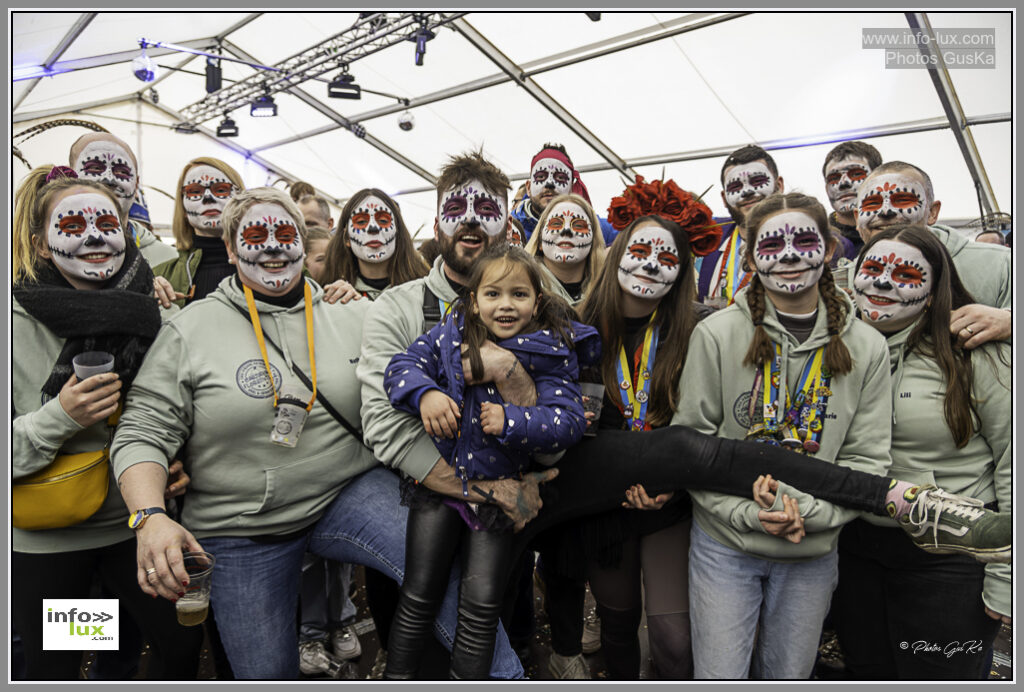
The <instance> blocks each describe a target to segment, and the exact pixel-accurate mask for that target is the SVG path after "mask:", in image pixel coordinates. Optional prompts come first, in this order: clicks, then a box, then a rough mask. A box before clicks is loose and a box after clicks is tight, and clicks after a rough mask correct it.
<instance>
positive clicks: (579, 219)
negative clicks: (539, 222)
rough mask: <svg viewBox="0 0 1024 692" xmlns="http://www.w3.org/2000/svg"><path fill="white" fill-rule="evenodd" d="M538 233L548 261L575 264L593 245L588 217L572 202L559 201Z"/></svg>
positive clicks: (592, 232) (592, 231) (583, 258)
mask: <svg viewBox="0 0 1024 692" xmlns="http://www.w3.org/2000/svg"><path fill="white" fill-rule="evenodd" d="M541 233H542V235H541V242H542V243H543V244H544V256H545V257H546V258H548V260H549V261H551V262H559V263H562V264H578V263H580V262H582V261H583V260H585V259H587V256H588V255H589V254H590V248H591V247H592V246H593V245H594V229H593V228H592V227H591V225H590V218H589V217H588V216H587V214H586V212H584V211H583V208H582V207H581V206H580V205H578V204H576V203H575V202H559V203H558V204H557V205H556V206H555V208H554V209H552V210H551V213H550V214H548V219H547V223H546V225H545V227H544V230H543V231H542V232H541Z"/></svg>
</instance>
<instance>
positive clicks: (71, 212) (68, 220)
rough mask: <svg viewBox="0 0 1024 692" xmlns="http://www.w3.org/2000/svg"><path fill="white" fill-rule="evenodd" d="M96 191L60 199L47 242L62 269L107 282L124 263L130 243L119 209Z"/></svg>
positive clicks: (54, 258)
mask: <svg viewBox="0 0 1024 692" xmlns="http://www.w3.org/2000/svg"><path fill="white" fill-rule="evenodd" d="M113 207H114V205H113V204H112V203H111V201H110V198H109V197H106V196H104V195H101V194H97V193H95V192H83V193H79V194H73V195H69V196H67V197H65V198H64V199H61V200H59V201H58V202H57V203H56V204H55V205H54V207H53V211H51V212H50V221H49V225H48V226H47V229H46V244H47V247H48V248H49V249H50V253H51V255H52V257H53V263H54V264H55V265H57V268H58V269H59V270H60V272H61V273H62V274H63V275H64V276H66V277H71V278H74V279H81V280H83V281H90V282H93V281H96V282H102V281H106V280H107V279H109V278H110V277H112V276H113V275H114V274H116V273H117V271H118V270H119V269H120V268H121V265H122V264H124V253H125V248H126V246H127V241H126V239H125V235H124V231H123V230H122V229H121V221H120V219H119V218H118V213H119V212H118V210H117V209H114V208H113Z"/></svg>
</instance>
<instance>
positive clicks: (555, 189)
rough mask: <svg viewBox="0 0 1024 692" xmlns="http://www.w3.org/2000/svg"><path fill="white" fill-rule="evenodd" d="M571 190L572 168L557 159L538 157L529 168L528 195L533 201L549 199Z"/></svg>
mask: <svg viewBox="0 0 1024 692" xmlns="http://www.w3.org/2000/svg"><path fill="white" fill-rule="evenodd" d="M571 190H572V169H571V168H569V167H568V166H566V165H565V164H564V163H562V162H561V161H559V160H558V159H538V160H537V163H535V164H534V165H533V168H532V169H530V197H531V198H532V199H534V201H539V200H549V199H551V198H552V197H557V196H558V195H564V194H568V193H569V192H570V191H571ZM544 203H545V204H546V201H545V202H544Z"/></svg>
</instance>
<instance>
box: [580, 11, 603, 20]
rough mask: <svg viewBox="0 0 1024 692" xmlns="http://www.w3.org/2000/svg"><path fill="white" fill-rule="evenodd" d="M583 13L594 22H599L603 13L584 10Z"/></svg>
mask: <svg viewBox="0 0 1024 692" xmlns="http://www.w3.org/2000/svg"><path fill="white" fill-rule="evenodd" d="M583 14H585V15H587V16H588V17H590V21H592V22H599V21H601V13H600V12H584V13H583Z"/></svg>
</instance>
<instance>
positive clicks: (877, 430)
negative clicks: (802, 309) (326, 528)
mask: <svg viewBox="0 0 1024 692" xmlns="http://www.w3.org/2000/svg"><path fill="white" fill-rule="evenodd" d="M748 292H749V291H748V289H744V290H743V291H741V292H740V293H738V294H737V300H736V302H735V303H734V304H733V305H731V306H730V307H728V308H725V309H724V310H721V311H720V312H717V313H715V314H713V315H711V316H710V317H707V318H706V319H704V320H703V321H702V322H700V323H698V324H697V327H696V328H695V329H694V331H693V335H692V336H691V337H690V346H689V350H688V352H687V356H686V364H685V365H684V367H683V374H682V377H681V378H680V380H679V405H678V407H677V409H676V414H675V416H674V417H673V418H672V423H674V424H682V425H688V426H691V427H693V428H696V429H697V430H699V431H701V432H703V433H707V434H710V435H717V436H718V437H725V438H730V439H739V440H742V439H744V437H745V436H746V433H747V428H748V424H749V410H748V406H749V403H750V396H751V391H750V390H751V388H752V387H753V383H754V377H755V374H756V371H755V368H754V367H752V366H749V365H743V359H744V356H745V355H746V352H747V348H748V346H749V345H750V341H751V339H752V338H753V335H754V324H753V322H752V320H751V318H750V309H749V308H748V306H747V301H746V295H747V293H748ZM842 297H843V300H844V301H845V302H846V303H847V306H848V308H849V311H848V313H847V318H846V323H845V325H844V328H843V332H842V338H843V342H844V343H845V344H846V346H847V348H848V349H849V351H850V354H851V356H852V357H853V370H852V371H851V372H849V373H847V374H846V375H840V376H835V377H833V378H832V382H831V384H830V389H831V390H832V392H833V394H832V396H831V397H830V398H829V402H828V410H827V412H826V420H825V426H824V430H823V431H822V436H821V440H820V442H821V449H820V450H819V451H818V453H817V454H816V455H815V458H816V459H818V460H820V461H828V462H833V463H837V464H841V465H843V466H847V467H849V468H852V469H857V470H859V471H865V472H867V473H874V474H879V475H881V474H884V473H885V470H886V468H888V466H889V443H890V417H891V402H892V397H891V392H890V384H889V357H888V353H887V350H886V346H885V339H884V338H883V337H882V335H881V334H879V333H878V332H877V331H875V330H874V329H872V328H871V327H869V326H867V325H866V324H863V323H862V322H860V320H857V319H856V318H854V316H853V305H852V303H851V302H850V301H849V299H848V298H847V297H846V296H845V295H843V296H842ZM764 327H765V329H766V330H767V332H768V336H769V338H771V339H773V340H774V341H776V342H778V343H780V344H781V345H782V356H783V358H782V360H783V365H782V373H781V375H782V378H783V379H784V380H785V381H786V382H787V383H788V386H789V390H790V392H792V393H794V394H795V393H796V391H797V385H798V381H799V378H800V375H801V373H802V371H803V368H804V366H805V364H806V363H807V361H808V359H809V358H810V357H811V356H812V355H813V353H814V351H815V350H816V349H817V348H818V347H819V346H822V345H824V344H826V343H827V342H828V338H829V337H828V322H827V315H826V310H825V304H824V302H823V301H822V300H821V298H819V299H818V319H817V322H816V323H815V325H814V329H813V331H812V332H811V335H810V336H809V337H808V339H807V340H806V341H805V342H804V343H802V344H797V342H796V339H794V338H793V337H792V336H791V335H790V334H789V333H788V332H786V331H785V330H784V329H783V327H782V325H781V324H780V323H779V320H778V316H777V314H776V312H775V308H774V306H773V305H772V303H771V301H770V300H768V301H767V305H766V310H765V317H764ZM759 400H760V399H758V401H759ZM780 409H781V407H780ZM757 411H758V412H759V411H760V405H758V406H757ZM782 413H783V412H782V411H781V410H780V411H779V414H780V416H781V414H782ZM777 480H779V481H780V482H781V483H780V488H779V493H778V497H777V502H776V507H775V509H778V508H779V507H780V506H781V496H782V493H783V492H785V493H787V494H789V495H790V496H792V497H796V498H797V500H798V502H799V505H800V513H801V515H802V516H803V517H804V522H805V529H806V531H807V535H806V536H805V537H804V538H803V540H802V541H801V542H800V543H795V544H794V543H790V542H788V541H786V540H784V539H782V538H778V537H776V536H772V535H770V534H768V533H766V532H765V530H764V528H763V527H762V526H761V523H760V521H758V519H757V513H758V510H759V509H760V508H759V507H758V506H757V504H756V503H755V502H754V501H753V500H752V499H745V498H741V497H733V496H730V495H722V494H720V493H713V492H707V491H693V490H692V491H690V495H691V496H692V497H693V502H694V520H695V521H696V522H697V523H698V524H699V525H700V527H701V528H702V529H703V530H704V531H705V532H707V533H708V535H710V536H711V537H712V538H714V539H715V540H717V541H718V542H720V543H722V544H723V545H726V546H729V547H731V548H733V549H735V550H738V551H741V552H744V553H747V554H749V555H752V556H753V557H757V558H762V559H768V560H776V561H779V562H794V561H799V560H808V559H812V558H817V557H821V556H823V555H826V554H827V553H829V552H830V551H832V550H834V549H835V547H836V544H837V541H838V538H839V529H840V528H841V527H842V526H843V525H844V524H846V523H847V522H849V521H850V520H852V519H854V518H855V517H857V516H858V512H856V511H855V510H850V509H845V508H843V507H839V506H837V505H833V504H831V503H828V502H824V501H821V500H815V499H814V498H812V497H810V496H809V495H806V494H804V493H800V492H796V491H794V490H793V489H792V488H791V487H790V486H788V485H785V483H784V481H786V479H785V478H781V479H777Z"/></svg>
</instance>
